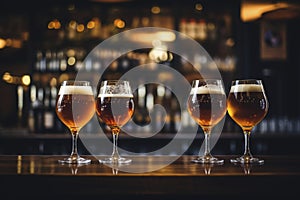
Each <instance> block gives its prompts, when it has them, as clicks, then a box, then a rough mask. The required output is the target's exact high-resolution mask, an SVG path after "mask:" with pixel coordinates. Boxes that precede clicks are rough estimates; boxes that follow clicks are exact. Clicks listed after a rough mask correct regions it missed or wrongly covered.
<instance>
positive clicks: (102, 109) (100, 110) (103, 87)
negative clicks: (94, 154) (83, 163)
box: [96, 80, 134, 164]
mask: <svg viewBox="0 0 300 200" xmlns="http://www.w3.org/2000/svg"><path fill="white" fill-rule="evenodd" d="M133 111H134V102H133V94H132V91H131V87H130V85H129V82H128V81H125V80H105V81H101V83H100V88H99V90H98V93H97V100H96V113H97V116H98V119H99V121H102V122H103V123H105V124H106V125H107V126H109V127H110V129H111V133H112V137H113V150H112V154H111V156H110V157H108V158H104V159H102V160H99V162H100V163H110V164H116V163H118V164H127V163H130V162H131V159H128V158H124V157H121V156H120V155H119V153H118V148H117V141H118V136H119V133H120V128H121V127H122V126H123V125H125V124H126V123H127V122H128V121H129V120H130V119H131V117H132V115H133Z"/></svg>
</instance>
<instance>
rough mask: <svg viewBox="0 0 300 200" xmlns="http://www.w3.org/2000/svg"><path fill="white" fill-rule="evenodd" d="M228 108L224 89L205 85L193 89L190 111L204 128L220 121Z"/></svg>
mask: <svg viewBox="0 0 300 200" xmlns="http://www.w3.org/2000/svg"><path fill="white" fill-rule="evenodd" d="M195 90H197V91H195ZM226 109H227V108H226V95H225V93H224V92H223V91H222V90H217V89H207V88H205V87H199V88H193V89H192V90H191V93H190V96H189V98H188V111H189V113H190V115H191V116H192V117H193V119H194V120H195V121H196V122H197V123H198V124H199V125H200V126H201V127H202V128H205V127H213V126H215V125H216V124H217V123H219V122H220V121H221V120H222V119H223V117H224V115H225V114H226Z"/></svg>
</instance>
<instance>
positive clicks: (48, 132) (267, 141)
mask: <svg viewBox="0 0 300 200" xmlns="http://www.w3.org/2000/svg"><path fill="white" fill-rule="evenodd" d="M0 10H1V18H0V96H1V103H0V154H69V150H70V145H71V138H70V137H71V136H70V134H69V133H68V130H67V129H66V128H65V126H64V125H63V124H62V123H61V122H60V121H59V119H58V118H57V116H56V114H55V100H56V97H57V92H58V89H59V85H60V84H61V82H62V81H64V80H67V79H74V78H75V77H76V74H77V72H78V71H79V70H84V71H87V72H89V73H91V72H95V73H94V74H95V77H93V78H94V79H95V80H98V79H99V78H100V77H99V75H98V74H97V73H96V72H97V71H98V70H99V69H101V68H103V67H104V66H107V65H108V64H109V67H108V68H107V70H105V73H104V74H103V77H102V78H106V79H112V78H118V77H120V76H121V75H122V74H123V73H125V72H126V71H128V70H130V69H131V68H133V67H134V66H137V65H140V64H143V63H145V62H147V60H151V61H154V62H157V63H160V64H165V65H168V66H170V67H172V68H174V69H176V70H178V71H179V72H180V73H181V74H183V75H184V76H185V77H186V79H187V80H189V81H191V80H192V79H194V78H196V76H195V70H198V69H199V67H201V63H202V62H205V60H207V58H205V57H203V55H201V54H200V53H197V52H195V55H193V58H190V59H192V60H194V61H195V63H197V62H199V65H197V64H196V65H194V66H192V65H191V64H190V63H187V62H186V61H185V59H183V58H181V57H179V56H177V55H173V54H172V52H168V51H165V52H163V54H157V53H156V54H155V52H154V51H153V49H142V50H137V51H132V52H129V53H127V54H125V55H121V56H120V57H119V58H118V59H116V60H115V61H114V62H112V63H107V60H109V59H110V58H111V57H112V55H116V54H118V52H116V51H114V50H111V49H101V51H100V52H99V54H98V57H97V59H94V60H85V57H86V56H87V54H88V53H89V52H90V51H91V50H92V49H93V48H94V47H95V46H96V45H98V44H99V43H100V42H102V41H104V40H105V39H107V38H109V37H111V36H113V35H115V34H117V33H120V32H123V31H125V30H130V29H133V28H138V27H149V26H151V27H162V28H168V29H172V30H176V31H179V32H181V33H183V34H186V35H188V36H189V37H191V38H193V39H194V40H196V41H197V42H199V44H201V45H202V46H203V47H204V48H205V50H206V51H207V52H208V53H209V55H210V56H211V57H212V59H213V60H214V61H215V63H216V64H217V67H218V69H219V71H220V73H221V76H222V78H223V80H224V85H225V89H226V91H227V92H228V88H229V87H230V84H231V81H232V80H234V79H241V78H258V79H262V80H263V83H264V86H265V90H266V94H267V97H268V99H269V103H270V109H269V112H268V114H267V116H266V118H265V119H264V120H263V121H262V122H261V123H260V124H258V125H257V126H256V127H255V129H254V130H253V135H252V138H251V139H252V141H251V146H252V147H251V148H252V151H253V153H254V154H266V155H270V154H276V155H277V154H279V155H283V154H300V150H299V149H298V148H296V147H297V145H298V144H299V142H300V105H299V102H300V95H299V86H300V81H299V78H298V76H299V70H300V51H299V46H300V37H299V36H300V26H299V24H300V3H299V2H298V1H297V0H283V1H272V0H222V1H221V0H185V1H180V0H156V1H151V0H149V1H146V0H76V1H75V0H51V1H50V0H46V1H32V0H27V1H16V0H10V1H6V2H5V4H4V3H2V5H1V7H0ZM84 60H85V62H84ZM164 77H165V78H171V79H172V77H169V76H168V75H166V74H164ZM135 103H136V111H135V114H134V117H133V118H134V120H135V122H136V123H138V124H141V125H145V124H148V123H149V120H150V118H149V114H148V113H149V110H151V108H152V107H153V105H154V104H157V103H159V104H162V105H163V106H164V107H165V108H166V111H167V112H166V116H164V117H161V115H160V114H157V115H156V117H154V118H152V120H154V124H161V123H163V122H165V124H164V126H163V128H162V129H161V130H160V132H159V133H158V134H156V135H155V136H152V137H149V138H146V139H136V138H132V137H129V136H128V135H126V134H124V135H122V137H120V138H119V139H120V141H119V145H120V147H124V148H126V149H128V150H134V151H135V152H142V151H143V152H147V151H151V149H153V147H160V146H163V145H164V144H167V143H168V142H169V141H170V140H171V139H172V138H173V137H174V134H176V133H177V131H178V129H179V128H182V129H183V130H185V129H188V127H189V126H193V125H194V124H192V123H190V122H189V121H190V118H189V116H188V113H186V112H184V113H181V112H180V108H179V107H178V101H177V99H176V98H175V96H174V94H173V93H172V91H171V90H170V89H168V88H166V87H164V86H162V85H157V84H148V85H144V86H141V87H140V88H139V90H138V91H135ZM102 128H103V130H105V131H106V132H107V133H108V135H109V131H108V130H107V129H106V127H105V126H102ZM147 128H149V127H147ZM88 129H89V126H88V125H87V126H86V129H85V130H86V131H87V132H89V130H88ZM145 129H146V128H145V127H143V126H141V129H140V130H139V132H140V133H143V132H147V131H148V132H151V130H145ZM89 137H90V138H91V139H93V137H103V136H99V133H97V132H95V133H94V132H89ZM181 137H182V138H183V140H184V139H185V138H189V137H190V136H189V133H188V132H187V133H185V134H183V135H182V136H181ZM202 140H203V135H202V134H201V130H199V134H198V135H197V137H196V139H195V140H194V142H193V144H192V145H191V146H190V147H189V148H188V149H187V151H186V154H188V155H192V154H197V152H198V151H199V147H200V144H201V142H202ZM178 148H186V146H184V143H182V146H178ZM79 149H80V153H81V154H88V153H89V152H88V151H87V150H86V149H85V148H84V146H83V145H82V144H81V143H80V147H79ZM109 151H110V150H109ZM212 152H213V153H214V154H242V153H243V134H242V131H241V129H240V128H239V127H238V126H237V125H236V124H235V123H234V122H233V121H232V120H231V119H230V117H229V116H228V115H227V116H226V117H225V123H224V128H223V131H222V134H221V138H220V139H219V141H218V143H217V144H216V146H215V147H214V149H213V151H212Z"/></svg>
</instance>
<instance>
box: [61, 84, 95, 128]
mask: <svg viewBox="0 0 300 200" xmlns="http://www.w3.org/2000/svg"><path fill="white" fill-rule="evenodd" d="M56 113H57V115H58V117H59V119H60V120H61V121H62V122H63V123H64V124H65V125H66V126H67V127H69V128H70V129H80V128H82V127H83V126H84V125H85V124H86V123H87V122H88V121H89V120H90V119H91V118H92V117H93V115H94V113H95V100H94V95H93V92H92V90H91V88H90V87H88V86H86V87H85V86H61V88H60V91H59V93H58V99H57V105H56Z"/></svg>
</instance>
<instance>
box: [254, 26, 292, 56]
mask: <svg viewBox="0 0 300 200" xmlns="http://www.w3.org/2000/svg"><path fill="white" fill-rule="evenodd" d="M260 30H261V32H260V57H261V59H262V60H285V59H286V57H287V52H286V25H285V24H284V23H283V22H280V21H262V22H261V27H260Z"/></svg>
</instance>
